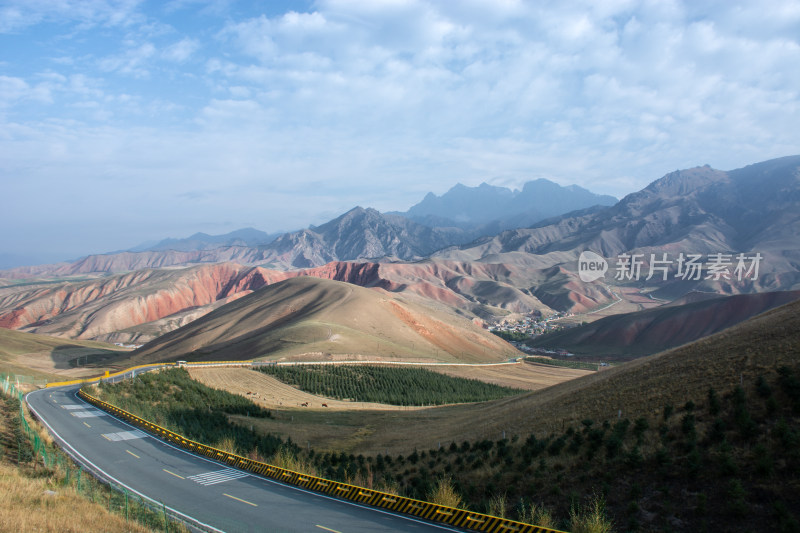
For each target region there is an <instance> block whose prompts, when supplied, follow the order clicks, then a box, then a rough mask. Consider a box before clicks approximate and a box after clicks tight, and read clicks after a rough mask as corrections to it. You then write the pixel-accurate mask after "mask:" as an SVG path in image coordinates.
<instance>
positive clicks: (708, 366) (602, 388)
mask: <svg viewBox="0 0 800 533" xmlns="http://www.w3.org/2000/svg"><path fill="white" fill-rule="evenodd" d="M798 359H800V301H796V302H793V303H790V304H787V305H784V306H782V307H778V308H776V309H773V310H771V311H768V312H766V313H763V314H761V315H759V316H757V317H754V318H751V319H749V320H747V321H746V322H743V323H741V324H739V325H737V326H734V327H732V328H729V329H727V330H725V331H723V332H720V333H717V334H715V335H713V336H710V337H706V338H704V339H701V340H699V341H696V342H694V343H692V344H688V345H686V346H682V347H680V348H675V349H673V350H670V351H667V352H662V353H659V354H656V355H652V356H648V357H643V358H640V359H636V360H634V361H631V362H628V363H625V364H622V365H620V366H618V367H613V368H610V369H608V370H603V371H600V372H595V373H592V374H590V375H587V376H584V377H579V378H577V379H573V380H571V381H567V382H565V383H561V384H559V385H555V386H552V387H549V388H546V389H543V390H538V391H534V392H531V393H527V394H525V395H522V396H515V397H512V398H507V399H503V400H496V401H492V402H486V403H483V404H478V405H475V404H473V405H470V406H448V407H439V408H433V409H427V410H424V411H417V412H413V413H393V414H391V415H388V414H385V413H379V412H375V413H366V412H362V413H360V414H359V418H358V420H350V419H349V418H347V417H346V416H345V415H343V414H338V413H326V414H325V417H324V418H320V419H319V420H316V419H315V420H308V423H301V424H297V420H296V421H295V425H293V426H286V427H282V426H280V425H276V424H277V423H272V422H269V423H266V424H265V426H266V427H265V428H264V429H265V430H268V431H277V432H278V434H283V435H287V436H291V437H292V438H293V439H295V438H296V437H299V435H300V433H298V432H301V433H302V434H303V436H304V437H305V436H306V435H308V437H307V438H308V439H309V440H311V442H312V445H317V446H318V447H319V446H320V444H319V443H318V444H315V442H316V440H315V439H316V438H317V437H318V438H319V439H322V440H324V438H323V437H324V436H325V432H326V431H328V428H332V427H336V426H343V427H351V426H352V427H353V428H355V427H363V426H367V427H369V428H370V432H369V435H365V436H363V437H362V438H359V439H357V441H356V442H351V443H350V445H349V446H350V448H349V451H351V452H353V453H378V452H381V453H383V451H384V450H388V451H389V452H390V453H403V452H407V451H408V450H409V449H412V448H414V447H415V446H416V447H418V448H420V449H426V448H430V447H431V446H432V445H435V444H436V443H440V442H441V443H449V442H451V441H455V442H457V443H460V442H462V441H465V440H469V441H477V440H482V439H485V438H489V439H497V438H500V436H501V435H502V434H503V432H506V434H507V435H515V434H516V435H520V436H526V435H529V434H531V433H535V434H537V435H539V436H541V435H542V434H549V433H551V432H554V433H556V434H560V433H561V432H562V431H563V430H564V429H565V428H567V427H569V426H576V427H578V426H580V422H581V421H582V420H585V419H592V420H595V421H601V420H610V421H614V420H616V419H617V417H618V414H619V411H620V410H622V416H623V418H628V419H631V420H634V419H636V418H638V417H641V416H644V417H649V418H654V417H659V416H660V415H661V412H662V410H663V408H664V405H666V404H672V405H674V406H680V405H683V404H684V403H685V402H686V401H687V400H688V399H693V400H694V401H698V400H699V401H702V400H703V399H704V398H705V397H706V395H707V393H708V389H709V388H710V387H713V388H714V389H716V390H717V391H720V393H722V392H724V391H728V390H730V389H731V388H732V387H734V386H736V385H738V384H740V383H743V384H744V385H745V387H748V386H750V385H751V384H753V383H754V382H755V380H756V377H757V376H758V375H761V374H763V375H765V376H771V375H773V376H774V374H775V369H776V368H777V367H778V366H780V365H783V364H789V363H794V364H796V362H797V361H798ZM309 416H311V415H309ZM320 424H324V426H323V425H320ZM331 424H332V425H331ZM409 427H413V428H414V431H413V435H410V434H409V432H408V428H409ZM321 428H325V429H321ZM314 435H317V437H314ZM351 440H352V439H351ZM323 447H324V446H323Z"/></svg>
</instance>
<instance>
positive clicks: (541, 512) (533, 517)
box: [519, 501, 556, 529]
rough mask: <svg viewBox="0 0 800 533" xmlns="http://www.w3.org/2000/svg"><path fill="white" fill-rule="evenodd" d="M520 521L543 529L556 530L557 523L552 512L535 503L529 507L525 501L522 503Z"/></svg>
mask: <svg viewBox="0 0 800 533" xmlns="http://www.w3.org/2000/svg"><path fill="white" fill-rule="evenodd" d="M519 520H520V522H525V523H526V524H533V525H535V526H539V527H543V528H551V529H555V527H556V521H555V519H553V515H552V514H551V513H550V511H548V510H547V509H546V508H545V507H544V506H543V505H536V504H535V503H533V502H531V504H530V505H527V506H526V505H525V502H524V501H523V502H520V511H519Z"/></svg>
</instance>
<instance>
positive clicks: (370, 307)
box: [134, 276, 517, 362]
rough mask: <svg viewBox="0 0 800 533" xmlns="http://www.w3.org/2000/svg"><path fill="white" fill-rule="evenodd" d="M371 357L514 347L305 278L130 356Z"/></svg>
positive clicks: (387, 298)
mask: <svg viewBox="0 0 800 533" xmlns="http://www.w3.org/2000/svg"><path fill="white" fill-rule="evenodd" d="M304 354H306V355H309V354H310V355H312V356H313V357H314V358H323V359H324V358H330V357H333V356H336V357H351V356H352V357H355V356H361V357H362V358H363V357H364V356H367V358H368V357H371V356H377V357H381V358H391V359H395V358H396V359H407V360H418V361H425V360H440V361H466V362H478V361H480V362H483V361H486V362H491V361H499V360H504V359H507V358H509V357H514V356H516V355H517V352H516V350H514V348H512V347H511V346H510V345H509V344H507V343H506V342H504V341H502V340H500V339H499V338H497V337H495V336H494V335H492V334H491V333H489V332H488V331H486V330H484V329H482V328H480V327H478V326H476V325H474V324H473V323H472V322H471V321H469V320H466V319H463V318H459V317H456V316H453V315H451V314H446V313H437V312H432V311H431V310H429V309H426V308H422V307H418V306H417V305H414V304H412V303H409V302H407V301H405V300H403V299H402V298H399V297H396V296H394V295H392V294H390V293H387V292H385V291H380V290H369V289H365V288H362V287H357V286H355V285H351V284H348V283H341V282H337V281H330V280H322V279H317V278H312V277H308V276H302V277H298V278H293V279H289V280H286V281H283V282H280V283H275V284H273V285H269V286H267V287H265V288H263V289H261V290H259V291H256V292H254V293H252V294H249V295H247V296H245V297H243V298H240V299H238V300H236V301H235V302H232V303H230V304H227V305H224V306H222V307H220V308H219V309H217V310H215V311H213V312H211V313H209V314H208V315H206V316H204V317H203V318H201V319H198V320H196V321H194V322H192V323H191V324H189V325H187V326H184V327H182V328H180V329H178V330H176V331H173V332H171V333H168V334H166V335H164V336H162V337H159V338H158V339H156V340H155V341H153V342H151V343H149V344H147V345H146V346H144V347H143V348H141V349H140V350H137V351H136V352H134V360H135V361H157V360H174V359H181V358H188V359H192V360H241V359H252V358H264V357H268V358H270V359H278V358H286V357H292V356H299V355H304Z"/></svg>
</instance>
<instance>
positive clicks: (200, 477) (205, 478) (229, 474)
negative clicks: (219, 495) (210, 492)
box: [189, 468, 250, 485]
mask: <svg viewBox="0 0 800 533" xmlns="http://www.w3.org/2000/svg"><path fill="white" fill-rule="evenodd" d="M249 475H250V474H248V473H247V472H244V471H242V470H233V469H232V468H225V469H223V470H217V471H215V472H206V473H205V474H195V475H194V476H189V479H191V480H192V481H196V482H197V483H200V484H201V485H216V484H217V483H223V482H225V481H230V480H232V479H239V478H242V477H247V476H249Z"/></svg>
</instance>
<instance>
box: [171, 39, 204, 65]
mask: <svg viewBox="0 0 800 533" xmlns="http://www.w3.org/2000/svg"><path fill="white" fill-rule="evenodd" d="M198 49H200V41H198V40H197V39H192V38H189V37H186V38H184V39H181V40H180V41H178V42H177V43H175V44H172V45H170V46H168V47H167V48H166V49H165V50H164V51H163V53H162V57H163V58H164V59H166V60H168V61H175V62H177V63H183V62H184V61H186V60H188V59H189V58H190V57H192V55H194V53H195V52H197V50H198Z"/></svg>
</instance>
